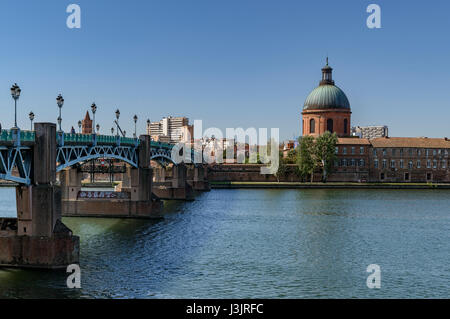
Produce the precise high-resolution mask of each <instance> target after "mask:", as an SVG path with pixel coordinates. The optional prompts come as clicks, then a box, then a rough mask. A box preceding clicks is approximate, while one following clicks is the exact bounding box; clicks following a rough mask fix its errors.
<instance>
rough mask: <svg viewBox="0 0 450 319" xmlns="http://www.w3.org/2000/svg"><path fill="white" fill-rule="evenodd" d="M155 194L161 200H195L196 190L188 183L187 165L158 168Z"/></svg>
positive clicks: (156, 170)
mask: <svg viewBox="0 0 450 319" xmlns="http://www.w3.org/2000/svg"><path fill="white" fill-rule="evenodd" d="M154 170H155V172H156V173H155V181H154V184H153V185H154V187H153V193H154V194H155V195H156V196H158V197H159V198H161V199H177V200H193V199H194V189H193V188H192V186H191V185H189V183H188V181H187V167H186V165H185V164H178V165H173V166H172V167H171V168H167V169H166V168H164V167H157V168H154Z"/></svg>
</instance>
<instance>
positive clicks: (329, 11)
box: [0, 0, 450, 139]
mask: <svg viewBox="0 0 450 319" xmlns="http://www.w3.org/2000/svg"><path fill="white" fill-rule="evenodd" d="M71 3H76V4H78V5H80V7H81V29H69V28H67V26H66V19H67V16H68V15H69V14H68V13H66V7H67V6H68V5H69V4H71ZM370 3H376V4H378V5H380V6H381V10H382V14H381V19H382V22H381V23H382V28H381V29H368V28H367V26H366V19H367V17H368V15H369V14H368V13H366V8H367V6H368V5H369V4H370ZM449 16H450V2H449V1H447V0H442V1H438V0H436V1H400V0H396V1H393V0H389V1H384V0H383V1H382V0H371V1H362V0H345V1H336V0H321V1H299V0H293V1H286V0H277V1H275V0H270V1H268V0H227V1H225V0H192V1H185V0H183V1H181V0H180V1H174V0H164V1H162V0H160V1H149V0H145V1H144V0H127V1H117V0H114V1H112V0H108V1H106V0H70V1H65V0H46V1H35V0H29V1H23V0H16V1H1V4H0V39H1V41H2V46H1V48H2V50H0V105H1V113H0V114H1V116H0V122H1V124H2V126H3V127H8V128H9V127H11V126H12V125H13V119H14V111H13V110H14V105H13V100H12V98H11V96H10V92H9V88H10V87H11V85H12V84H13V83H14V82H17V83H18V84H19V85H20V87H21V88H22V96H21V98H20V100H19V104H18V105H19V106H18V110H19V113H18V114H19V115H18V117H19V126H21V127H23V128H26V129H28V128H29V120H28V113H29V111H30V110H33V111H34V113H35V114H36V120H37V121H52V122H56V118H57V106H56V101H55V98H56V96H57V94H58V93H62V94H63V96H64V98H65V105H64V108H63V128H64V129H65V130H69V129H70V127H71V126H72V125H73V126H75V127H76V123H77V121H78V120H79V119H81V118H82V117H83V116H84V114H85V112H86V110H87V109H88V108H89V106H90V105H91V103H92V102H93V101H95V103H96V104H97V105H98V111H97V122H98V123H100V125H101V131H102V132H103V133H106V132H109V130H110V128H111V126H112V121H113V118H114V110H115V109H116V108H117V107H118V108H120V110H121V114H122V117H121V124H122V125H123V126H124V128H125V129H126V130H127V131H128V132H132V127H133V124H132V116H133V115H134V114H135V113H136V114H137V115H138V116H139V122H138V129H139V132H140V133H143V132H144V128H145V120H146V119H147V118H150V119H151V120H152V121H156V120H160V119H161V118H162V117H163V116H168V115H172V116H187V117H189V118H190V120H191V122H193V120H194V119H202V120H203V127H204V128H206V127H212V126H215V127H219V128H221V129H225V128H226V127H243V128H248V127H256V128H258V127H267V128H271V127H279V128H280V137H281V138H282V139H287V138H292V137H293V136H298V135H299V134H300V117H301V114H300V113H301V109H302V106H303V103H304V101H305V99H306V97H307V95H308V94H309V92H310V91H311V90H312V89H313V88H314V87H316V86H317V85H318V82H319V80H320V76H321V74H320V69H321V67H322V66H323V65H324V63H325V57H326V55H327V54H328V55H329V57H330V65H331V66H332V67H333V68H334V79H335V81H336V85H338V86H339V87H341V88H342V89H343V90H344V92H346V94H347V96H348V98H349V100H350V104H351V106H352V111H353V114H352V125H382V124H383V125H388V126H389V128H390V135H391V136H429V137H444V136H449V137H450V125H449V121H450V108H449V106H450V105H449V101H450V89H449V82H450V81H449V73H450V62H449V57H450V41H449V31H450V19H449Z"/></svg>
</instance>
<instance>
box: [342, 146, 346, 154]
mask: <svg viewBox="0 0 450 319" xmlns="http://www.w3.org/2000/svg"><path fill="white" fill-rule="evenodd" d="M342 154H344V155H347V148H346V147H343V148H342Z"/></svg>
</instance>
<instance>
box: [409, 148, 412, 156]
mask: <svg viewBox="0 0 450 319" xmlns="http://www.w3.org/2000/svg"><path fill="white" fill-rule="evenodd" d="M412 155H413V150H412V148H410V149H409V156H412Z"/></svg>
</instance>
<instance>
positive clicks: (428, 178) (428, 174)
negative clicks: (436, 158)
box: [427, 173, 431, 181]
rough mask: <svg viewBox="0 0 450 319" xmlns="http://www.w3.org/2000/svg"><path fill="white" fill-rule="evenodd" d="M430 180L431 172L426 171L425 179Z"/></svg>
mask: <svg viewBox="0 0 450 319" xmlns="http://www.w3.org/2000/svg"><path fill="white" fill-rule="evenodd" d="M429 180H431V173H427V181H429Z"/></svg>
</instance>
